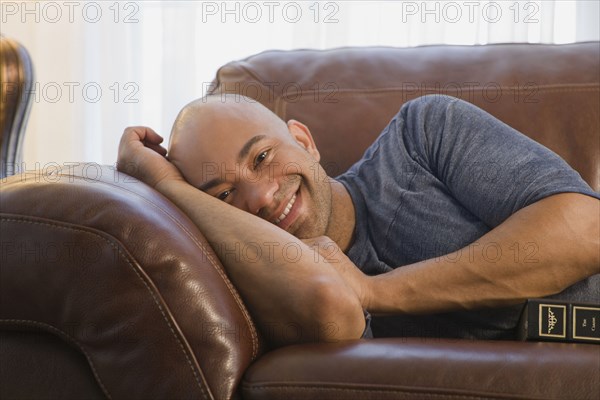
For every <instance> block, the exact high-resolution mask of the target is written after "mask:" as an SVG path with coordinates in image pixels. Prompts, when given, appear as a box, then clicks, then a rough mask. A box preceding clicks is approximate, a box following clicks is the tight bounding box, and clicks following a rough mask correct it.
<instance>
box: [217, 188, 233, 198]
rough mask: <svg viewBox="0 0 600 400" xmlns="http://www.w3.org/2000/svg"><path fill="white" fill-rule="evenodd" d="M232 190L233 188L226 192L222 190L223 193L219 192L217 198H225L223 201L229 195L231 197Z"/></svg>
mask: <svg viewBox="0 0 600 400" xmlns="http://www.w3.org/2000/svg"><path fill="white" fill-rule="evenodd" d="M231 192H233V189H230V190H226V191H224V192H221V193H219V194H218V195H217V198H218V199H219V200H223V201H225V199H227V197H229V195H230V194H231Z"/></svg>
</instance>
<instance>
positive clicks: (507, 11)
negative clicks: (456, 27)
mask: <svg viewBox="0 0 600 400" xmlns="http://www.w3.org/2000/svg"><path fill="white" fill-rule="evenodd" d="M400 4H401V16H400V21H401V22H402V23H407V22H421V23H441V22H446V23H451V24H456V23H467V22H468V23H471V24H472V23H476V22H477V21H483V22H485V23H490V24H495V23H499V22H505V21H506V22H508V21H511V22H513V23H515V24H516V23H526V24H535V23H539V22H540V19H539V18H540V11H541V10H540V4H539V2H535V1H528V2H523V1H485V2H484V1H402V2H400Z"/></svg>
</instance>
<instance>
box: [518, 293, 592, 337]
mask: <svg viewBox="0 0 600 400" xmlns="http://www.w3.org/2000/svg"><path fill="white" fill-rule="evenodd" d="M518 331H519V338H520V339H521V340H544V341H559V342H582V343H597V344H600V305H599V304H583V303H567V302H564V301H560V300H548V299H529V300H527V303H526V304H525V307H524V308H523V314H522V315H521V320H520V322H519V329H518Z"/></svg>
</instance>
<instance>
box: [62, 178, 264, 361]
mask: <svg viewBox="0 0 600 400" xmlns="http://www.w3.org/2000/svg"><path fill="white" fill-rule="evenodd" d="M61 175H62V176H65V175H63V174H61ZM67 176H68V177H69V178H75V179H79V180H81V179H83V178H81V177H74V176H72V175H67ZM139 182H140V183H141V181H139ZM98 183H103V184H105V185H108V186H112V187H116V188H119V189H120V190H125V191H127V192H129V193H130V194H132V195H135V196H136V197H139V198H140V199H142V201H144V202H146V203H148V204H150V205H151V206H152V207H154V208H156V209H158V210H160V211H161V212H162V213H164V214H165V215H166V216H167V217H168V218H169V219H170V220H171V221H173V222H174V223H175V224H176V225H177V226H179V227H180V228H181V229H182V230H183V231H184V232H185V234H186V235H187V236H188V238H190V239H191V240H192V241H193V242H194V243H195V244H196V246H198V247H199V248H200V249H201V250H202V252H203V253H204V254H205V255H206V256H207V258H208V260H209V261H210V263H211V265H212V267H213V268H214V269H215V270H216V271H217V273H218V274H219V276H221V279H222V280H223V282H224V283H225V286H226V287H227V289H229V292H230V294H231V295H232V297H233V298H234V300H235V302H236V303H237V305H238V308H239V310H240V311H241V313H242V315H243V316H244V319H245V320H246V324H247V325H248V328H249V331H250V335H251V338H252V359H255V358H256V356H257V355H258V337H257V333H256V330H255V327H254V324H253V323H252V319H251V318H250V315H249V314H248V311H247V310H246V307H245V306H244V304H243V302H242V300H241V298H240V296H239V294H238V293H237V291H236V289H235V288H234V287H233V285H232V284H231V282H230V281H229V279H228V278H227V275H226V274H225V272H224V271H223V270H222V269H221V268H220V267H219V266H218V265H217V263H216V262H215V260H214V258H213V257H212V255H211V254H210V251H209V250H207V248H206V246H204V244H202V243H201V242H200V241H198V240H197V239H196V238H195V237H194V235H192V234H191V232H190V231H189V230H188V229H187V228H186V227H185V226H183V224H181V223H180V222H179V221H178V220H177V219H176V218H175V217H173V215H171V213H169V212H168V211H167V210H165V209H164V208H162V207H160V206H159V205H158V204H156V203H154V202H151V201H149V200H148V199H146V198H145V197H143V196H140V195H139V194H138V193H136V192H133V191H131V190H129V189H127V188H124V187H122V186H118V185H113V184H111V183H109V182H104V181H99V182H98ZM211 251H212V250H211Z"/></svg>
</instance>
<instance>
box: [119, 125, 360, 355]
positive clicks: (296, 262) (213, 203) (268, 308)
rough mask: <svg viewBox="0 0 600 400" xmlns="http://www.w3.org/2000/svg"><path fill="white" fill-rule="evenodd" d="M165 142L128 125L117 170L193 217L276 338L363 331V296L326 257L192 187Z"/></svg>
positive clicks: (355, 334) (330, 337)
mask: <svg viewBox="0 0 600 400" xmlns="http://www.w3.org/2000/svg"><path fill="white" fill-rule="evenodd" d="M160 142H162V138H161V137H160V136H158V135H157V134H156V133H155V132H154V131H152V130H151V129H149V128H145V127H133V128H127V129H126V130H125V132H124V134H123V137H122V139H121V143H120V145H119V160H118V168H119V170H121V171H124V172H127V173H129V174H130V175H133V176H134V177H136V178H138V179H140V180H142V181H143V182H145V183H146V184H148V185H150V186H152V187H154V188H155V189H157V190H158V191H159V192H160V193H162V194H163V195H165V196H166V197H168V198H169V199H170V200H171V201H172V202H173V203H175V204H176V205H177V206H178V207H179V208H181V209H182V210H183V211H184V212H185V213H186V214H187V215H188V216H189V217H190V218H191V219H192V221H193V222H194V223H195V224H196V225H197V226H198V227H199V228H200V230H201V231H202V233H203V234H204V235H205V237H206V238H207V240H208V241H209V242H210V243H211V244H212V245H213V248H214V250H215V252H216V253H217V255H218V257H219V258H220V260H221V262H222V264H223V266H224V267H225V269H226V270H227V273H228V275H229V277H230V278H231V280H232V282H233V283H234V285H235V286H236V288H237V289H238V291H239V292H240V294H241V296H242V298H243V299H244V302H245V304H246V305H247V306H248V308H249V309H250V312H251V313H252V315H253V317H254V319H255V320H256V321H257V323H258V325H259V326H260V327H261V329H262V331H263V333H265V335H266V336H268V338H269V339H270V340H271V341H272V342H273V343H275V344H279V345H282V344H289V343H294V342H307V341H334V340H342V339H348V338H358V337H360V336H361V334H362V331H363V329H364V315H363V311H362V308H361V304H360V301H359V300H358V298H357V297H356V295H355V293H354V292H353V291H352V289H351V288H350V287H349V286H347V285H346V283H345V282H344V280H343V279H342V278H341V277H340V276H339V274H338V273H337V272H336V271H335V270H334V269H333V268H331V267H330V265H329V262H328V261H327V260H325V259H324V258H323V257H316V254H315V252H314V251H312V249H311V248H310V247H308V246H307V245H306V244H304V243H303V242H302V241H300V240H299V239H297V238H296V237H294V236H292V235H290V234H289V233H287V232H285V231H284V230H282V229H279V228H277V227H275V226H274V225H272V224H270V223H269V222H267V221H265V220H263V219H260V218H258V217H256V216H254V215H251V214H249V213H246V212H244V211H242V210H239V209H236V208H234V207H232V206H230V205H228V204H226V203H224V202H222V201H220V200H218V199H216V198H214V197H212V196H210V195H208V194H206V193H203V192H201V191H200V190H198V189H196V188H194V187H193V186H191V185H189V184H188V183H187V182H186V181H185V180H184V179H183V177H182V176H181V174H180V173H179V171H178V170H177V168H175V166H173V165H172V164H171V163H170V162H168V160H167V159H166V158H164V155H165V154H166V151H165V150H164V149H163V148H161V147H160ZM159 153H160V154H159Z"/></svg>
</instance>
